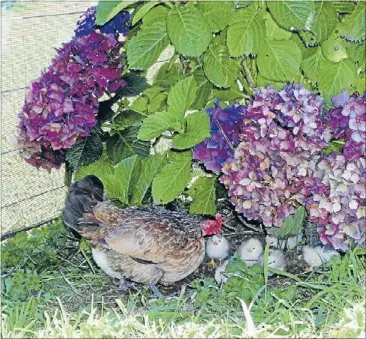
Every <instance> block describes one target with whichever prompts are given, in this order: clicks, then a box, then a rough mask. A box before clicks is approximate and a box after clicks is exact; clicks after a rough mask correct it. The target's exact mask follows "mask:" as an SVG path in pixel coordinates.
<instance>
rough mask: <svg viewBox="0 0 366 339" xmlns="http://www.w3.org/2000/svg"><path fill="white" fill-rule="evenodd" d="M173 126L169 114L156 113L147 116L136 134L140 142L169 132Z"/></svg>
mask: <svg viewBox="0 0 366 339" xmlns="http://www.w3.org/2000/svg"><path fill="white" fill-rule="evenodd" d="M172 124H173V118H172V115H171V113H169V112H158V113H155V114H152V115H149V116H148V117H147V118H146V119H145V120H144V121H143V122H142V125H141V127H140V131H139V133H138V138H139V139H141V140H150V139H153V138H156V137H158V136H160V135H161V134H162V133H163V132H165V131H167V130H169V129H170V128H171V126H172Z"/></svg>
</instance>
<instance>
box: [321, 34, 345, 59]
mask: <svg viewBox="0 0 366 339" xmlns="http://www.w3.org/2000/svg"><path fill="white" fill-rule="evenodd" d="M322 52H323V55H324V58H325V59H327V60H329V61H332V62H340V61H342V60H344V59H347V58H348V53H347V50H346V47H344V45H343V43H342V39H341V38H334V37H331V38H329V39H327V40H325V41H324V42H323V43H322Z"/></svg>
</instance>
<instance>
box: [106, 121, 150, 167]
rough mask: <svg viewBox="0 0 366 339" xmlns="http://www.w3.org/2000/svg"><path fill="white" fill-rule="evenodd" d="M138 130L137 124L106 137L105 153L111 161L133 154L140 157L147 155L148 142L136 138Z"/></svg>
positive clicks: (117, 160)
mask: <svg viewBox="0 0 366 339" xmlns="http://www.w3.org/2000/svg"><path fill="white" fill-rule="evenodd" d="M138 131H139V127H138V126H131V127H129V128H127V129H125V130H123V131H121V132H119V133H118V134H115V135H114V136H112V137H111V138H109V139H107V154H108V156H109V158H110V159H111V160H112V161H113V162H115V163H117V162H120V161H121V160H122V159H125V158H128V157H131V156H133V155H135V154H139V155H141V156H142V157H147V156H148V155H149V150H150V143H149V142H144V141H141V140H138V138H137V134H138Z"/></svg>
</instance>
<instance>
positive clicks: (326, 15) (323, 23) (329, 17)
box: [311, 1, 338, 43]
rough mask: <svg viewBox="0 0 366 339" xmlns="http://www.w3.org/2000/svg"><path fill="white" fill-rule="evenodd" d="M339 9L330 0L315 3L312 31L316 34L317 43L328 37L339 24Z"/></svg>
mask: <svg viewBox="0 0 366 339" xmlns="http://www.w3.org/2000/svg"><path fill="white" fill-rule="evenodd" d="M337 22H338V19H337V11H336V9H335V7H334V5H333V3H331V2H328V1H319V2H316V3H315V17H314V24H313V26H312V27H311V31H312V32H313V33H314V34H315V36H316V40H315V42H316V43H320V42H322V41H323V40H325V39H327V38H328V37H329V36H330V35H331V34H332V33H333V32H334V29H335V27H336V25H337Z"/></svg>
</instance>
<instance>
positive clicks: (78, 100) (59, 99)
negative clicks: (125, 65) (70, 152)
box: [17, 31, 126, 171]
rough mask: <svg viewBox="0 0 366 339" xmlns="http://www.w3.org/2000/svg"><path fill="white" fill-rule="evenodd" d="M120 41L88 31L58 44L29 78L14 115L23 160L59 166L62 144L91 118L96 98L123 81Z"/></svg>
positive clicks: (86, 130)
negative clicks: (33, 77)
mask: <svg viewBox="0 0 366 339" xmlns="http://www.w3.org/2000/svg"><path fill="white" fill-rule="evenodd" d="M121 47H122V42H120V41H118V36H117V35H114V34H108V35H107V34H102V33H99V32H97V31H92V32H91V33H90V34H89V35H86V36H82V37H74V38H73V39H72V40H71V41H70V42H68V43H65V44H63V46H62V48H60V49H59V50H58V51H57V52H58V55H57V56H56V57H55V58H54V59H53V60H52V64H51V65H50V66H49V68H48V70H47V71H46V72H45V73H43V74H42V75H41V77H40V78H39V79H37V80H36V81H34V82H32V83H31V84H30V88H29V90H28V93H27V95H26V98H25V103H24V106H23V109H22V112H21V113H20V114H19V115H18V116H19V118H20V123H19V136H18V140H17V144H18V148H20V149H21V153H22V155H23V157H24V159H25V160H26V162H28V163H29V164H31V165H33V166H36V167H38V168H39V167H41V168H45V169H47V170H48V171H50V170H51V169H52V168H59V167H60V166H61V164H62V163H63V162H64V160H65V154H66V150H67V149H69V148H70V147H72V146H73V144H74V143H75V141H76V139H77V138H78V137H86V136H88V135H89V134H90V129H91V128H93V127H94V126H95V125H96V123H97V119H96V115H97V113H98V107H99V103H98V99H99V98H100V97H101V96H102V95H103V94H104V93H106V92H110V93H112V92H115V91H117V90H118V89H119V88H120V87H122V86H125V85H126V82H125V81H124V80H123V79H122V78H121V72H122V63H121V56H120V49H121Z"/></svg>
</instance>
